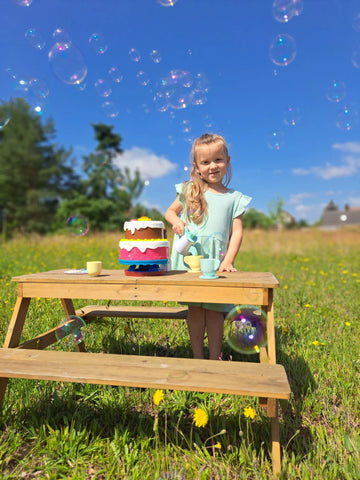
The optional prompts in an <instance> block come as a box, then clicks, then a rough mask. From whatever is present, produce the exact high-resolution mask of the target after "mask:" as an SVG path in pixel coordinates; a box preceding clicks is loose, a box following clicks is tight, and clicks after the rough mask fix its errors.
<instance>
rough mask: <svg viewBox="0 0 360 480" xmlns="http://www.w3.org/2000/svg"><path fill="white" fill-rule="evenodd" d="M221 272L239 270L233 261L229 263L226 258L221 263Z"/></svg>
mask: <svg viewBox="0 0 360 480" xmlns="http://www.w3.org/2000/svg"><path fill="white" fill-rule="evenodd" d="M219 272H237V270H236V268H235V267H234V265H233V264H232V263H228V262H226V261H225V260H224V261H223V262H221V264H220V267H219Z"/></svg>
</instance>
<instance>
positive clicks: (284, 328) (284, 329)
mask: <svg viewBox="0 0 360 480" xmlns="http://www.w3.org/2000/svg"><path fill="white" fill-rule="evenodd" d="M288 331H289V330H288V328H287V327H282V333H283V335H284V334H285V333H287V332H288Z"/></svg>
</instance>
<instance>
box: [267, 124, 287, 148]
mask: <svg viewBox="0 0 360 480" xmlns="http://www.w3.org/2000/svg"><path fill="white" fill-rule="evenodd" d="M284 143H285V135H284V132H283V131H282V130H277V129H275V130H272V131H271V132H270V133H269V134H268V136H267V145H268V147H269V148H271V150H280V148H281V147H283V146H284Z"/></svg>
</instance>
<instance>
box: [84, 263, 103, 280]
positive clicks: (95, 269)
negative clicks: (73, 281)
mask: <svg viewBox="0 0 360 480" xmlns="http://www.w3.org/2000/svg"><path fill="white" fill-rule="evenodd" d="M101 270H102V262H99V261H98V262H86V271H87V273H88V275H90V277H97V276H98V275H100V273H101Z"/></svg>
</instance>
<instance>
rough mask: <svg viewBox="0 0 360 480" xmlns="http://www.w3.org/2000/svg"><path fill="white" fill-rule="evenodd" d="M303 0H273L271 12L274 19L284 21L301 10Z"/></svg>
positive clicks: (298, 13)
mask: <svg viewBox="0 0 360 480" xmlns="http://www.w3.org/2000/svg"><path fill="white" fill-rule="evenodd" d="M303 7H304V5H303V0H274V2H273V4H272V13H273V17H274V18H275V20H276V21H278V22H281V23H286V22H288V21H290V20H291V19H292V18H293V17H294V16H299V15H300V14H301V12H302V11H303Z"/></svg>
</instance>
